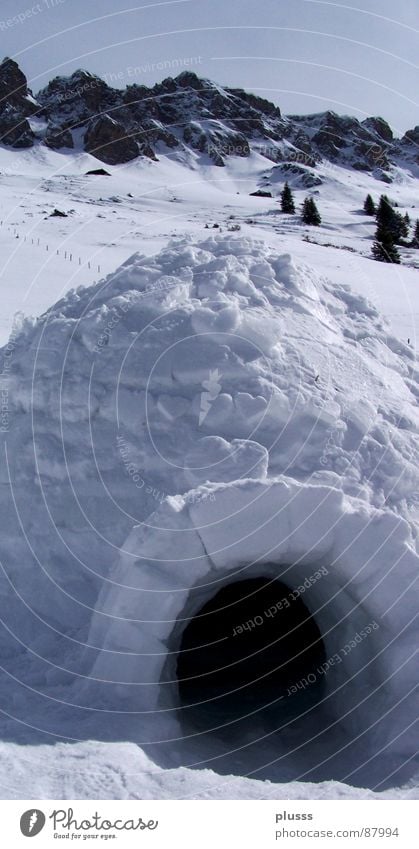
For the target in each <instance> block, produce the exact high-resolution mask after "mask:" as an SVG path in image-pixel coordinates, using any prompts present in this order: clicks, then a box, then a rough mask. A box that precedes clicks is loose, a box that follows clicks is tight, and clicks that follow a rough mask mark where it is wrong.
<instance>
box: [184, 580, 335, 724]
mask: <svg viewBox="0 0 419 849" xmlns="http://www.w3.org/2000/svg"><path fill="white" fill-rule="evenodd" d="M325 658H326V652H325V646H324V643H323V640H322V636H321V633H320V630H319V627H318V625H317V623H316V621H315V619H314V617H313V616H312V615H311V613H310V611H309V610H308V608H307V607H306V605H305V604H304V602H303V600H302V598H299V597H298V596H296V594H294V593H293V592H292V590H291V589H290V587H289V586H287V585H286V584H284V583H283V582H282V581H279V580H272V579H271V578H268V577H265V578H263V577H258V578H252V579H248V580H240V581H234V582H232V583H230V584H228V585H226V586H224V587H223V588H222V589H221V590H219V591H218V592H217V593H216V594H215V595H214V596H213V597H212V598H211V599H210V600H209V601H208V602H207V603H206V604H204V606H203V607H201V609H200V610H199V611H198V612H197V613H196V615H195V616H194V617H193V618H192V619H191V620H190V622H189V623H188V625H187V627H186V628H185V630H184V632H183V635H182V640H181V645H180V651H179V654H178V660H177V679H178V686H179V701H180V704H181V705H182V707H183V708H186V709H187V710H186V716H187V717H188V719H189V720H191V721H194V722H198V723H199V724H200V725H202V723H203V722H204V723H205V720H207V722H208V723H209V727H211V723H212V724H213V723H214V718H216V720H217V722H220V721H221V722H222V720H223V719H225V720H226V721H231V720H240V719H242V718H245V717H246V716H248V715H249V714H254V713H255V712H257V713H272V711H274V710H276V711H277V712H279V714H282V715H286V716H287V717H288V719H289V718H292V717H298V716H299V715H300V714H304V713H305V712H306V711H307V710H309V708H310V707H312V706H314V705H316V704H317V703H318V702H319V701H320V700H321V699H322V696H323V692H324V678H323V676H322V675H319V674H318V670H319V669H320V668H321V665H322V663H324V661H325Z"/></svg>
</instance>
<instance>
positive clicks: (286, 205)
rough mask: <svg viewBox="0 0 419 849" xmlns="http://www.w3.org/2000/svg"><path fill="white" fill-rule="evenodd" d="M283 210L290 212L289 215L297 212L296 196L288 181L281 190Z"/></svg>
mask: <svg viewBox="0 0 419 849" xmlns="http://www.w3.org/2000/svg"><path fill="white" fill-rule="evenodd" d="M281 211H282V212H286V213H288V215H294V214H295V204H294V198H293V196H292V191H291V189H290V187H289V185H288V183H285V186H284V188H283V189H282V192H281Z"/></svg>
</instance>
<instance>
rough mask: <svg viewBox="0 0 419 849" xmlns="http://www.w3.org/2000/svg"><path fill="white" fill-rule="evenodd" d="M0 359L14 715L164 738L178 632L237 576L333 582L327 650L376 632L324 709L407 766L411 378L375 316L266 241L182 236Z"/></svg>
mask: <svg viewBox="0 0 419 849" xmlns="http://www.w3.org/2000/svg"><path fill="white" fill-rule="evenodd" d="M1 354H2V358H3V376H5V378H6V387H5V390H4V391H5V395H4V405H3V416H2V428H1V430H2V433H1V436H2V440H3V442H4V449H3V450H4V456H5V459H6V463H5V464H4V468H3V471H2V487H1V494H0V498H1V510H2V515H3V516H4V532H3V534H2V538H1V541H0V549H1V560H2V563H3V564H4V566H3V572H2V575H1V584H0V591H1V592H2V595H3V596H4V597H5V598H6V599H7V605H5V609H6V613H5V618H4V629H3V633H2V637H1V639H2V645H3V647H4V652H3V654H4V656H5V657H6V667H5V675H6V676H8V675H9V676H10V673H11V672H12V670H16V668H18V669H19V670H20V671H19V676H18V677H19V681H20V682H21V683H20V684H17V683H16V682H15V683H11V681H10V677H9V678H8V685H7V688H6V689H5V694H4V705H3V708H4V710H5V711H6V712H7V711H9V713H10V714H11V715H12V716H15V717H19V718H20V721H21V722H25V721H26V720H27V717H28V715H30V716H31V718H32V721H33V725H34V727H35V728H36V729H37V730H38V731H39V733H41V734H42V733H43V732H45V733H48V734H50V733H54V734H56V735H57V736H64V737H68V736H69V737H71V738H74V737H78V736H79V734H80V716H83V717H86V713H87V711H94V712H95V726H94V727H95V733H96V734H97V735H98V736H99V737H100V735H101V733H102V730H103V734H105V730H104V728H105V725H106V723H108V719H109V717H108V715H107V711H111V712H112V711H121V712H122V714H124V715H126V713H127V712H128V713H129V712H130V711H131V710H133V711H134V712H135V711H140V712H141V711H145V712H146V713H151V714H153V713H154V712H157V714H158V713H159V712H160V713H161V712H162V713H163V714H165V717H167V722H165V721H164V722H163V719H162V721H161V726H160V728H164V729H165V731H164V733H165V734H166V736H167V739H170V738H171V735H173V730H174V729H175V730H176V729H178V728H179V725H178V719H177V718H176V709H177V705H176V699H177V689H176V686H175V685H174V684H173V685H172V683H173V680H174V678H175V677H176V668H175V665H174V658H175V656H176V653H177V651H179V645H180V639H181V635H182V632H183V630H184V627H185V622H186V621H188V620H190V618H191V617H193V616H194V615H195V614H196V612H197V611H199V609H200V607H201V606H202V604H203V603H205V601H206V600H207V599H208V597H209V596H211V595H214V594H215V593H216V592H217V590H218V589H219V588H220V586H222V585H224V584H226V583H229V582H231V581H232V580H233V577H234V576H235V580H237V579H238V576H240V575H242V577H249V576H251V577H254V576H257V575H259V576H260V575H263V576H269V577H271V578H272V579H273V578H274V577H275V576H278V575H282V576H284V575H285V576H286V579H287V583H288V585H289V586H290V587H292V588H295V587H297V586H298V585H300V584H301V583H304V580H306V579H307V576H308V575H309V574H311V573H312V572H313V569H316V568H318V564H319V563H324V565H325V566H326V567H327V570H328V578H327V580H326V578H324V579H323V580H321V581H319V582H318V586H317V584H316V586H317V590H316V591H314V589H313V592H312V593H310V601H309V602H308V605H309V608H310V611H311V613H312V615H313V616H314V617H315V618H316V620H317V621H318V624H319V627H320V629H321V631H322V634H323V635H324V639H325V646H326V653H329V654H330V653H332V654H333V652H335V651H336V648H334V646H335V647H336V644H337V643H338V644H339V646H341V645H345V644H346V642H347V641H348V640H349V639H350V638H351V634H352V633H355V632H358V631H359V630H360V629H362V628H363V627H364V626H365V625H367V624H368V623H370V622H371V621H376V623H377V629H376V630H374V634H372V636H371V638H370V639H368V640H365V646H366V648H365V651H362V652H361V651H358V652H356V653H354V654H353V655H351V658H350V661H349V662H348V664H349V665H348V664H346V665H345V667H344V668H345V671H344V669H343V667H342V669H341V667H340V666H339V667H336V668H335V669H334V670H333V671H332V670H331V675H330V679H329V681H328V687H329V689H328V693H329V695H330V696H331V705H332V708H333V711H334V712H335V714H336V712H337V714H339V715H340V716H341V715H342V714H345V713H346V712H347V711H348V712H349V717H348V718H347V721H346V724H345V722H344V723H343V724H344V726H345V728H346V732H347V733H349V731H350V730H352V733H353V734H355V735H359V736H361V737H362V735H363V734H364V735H366V737H365V739H367V740H368V741H369V743H370V745H371V746H372V747H374V746H375V750H377V748H378V749H380V747H384V748H385V749H386V750H387V754H388V752H391V755H392V757H395V758H396V760H397V757H398V758H406V757H407V758H408V757H410V754H411V735H410V734H409V731H408V726H409V724H410V723H411V721H412V717H413V716H414V706H413V703H412V699H411V698H410V697H409V692H410V687H411V683H412V675H413V672H412V663H411V649H412V645H413V644H414V640H415V639H416V641H417V633H416V632H415V631H414V626H413V624H412V621H411V620H412V618H413V617H412V614H413V615H414V610H413V609H414V607H415V597H414V595H413V592H412V591H411V590H409V587H411V586H412V583H413V581H414V580H415V578H416V577H417V572H418V559H417V551H416V533H415V525H414V523H413V522H412V518H414V517H415V515H417V514H416V511H417V509H418V507H419V495H418V493H419V470H418V468H417V463H416V461H415V457H417V450H418V437H417V427H418V423H419V415H418V411H417V398H418V396H419V382H418V373H417V370H416V368H415V365H414V361H413V354H412V352H411V350H410V349H409V348H408V347H407V346H404V345H403V344H402V343H401V342H400V341H398V340H396V339H395V338H394V337H392V336H391V335H390V333H389V330H388V328H387V326H386V325H385V323H384V322H383V320H382V319H381V318H380V316H379V314H378V313H377V311H376V310H375V309H374V307H373V306H371V304H370V303H368V302H367V301H366V300H364V299H363V298H361V297H356V296H354V295H353V294H352V293H351V292H350V291H349V290H348V288H346V287H344V286H338V285H334V284H332V283H331V282H330V281H328V280H325V279H322V278H321V277H320V276H319V275H318V274H317V273H316V271H315V270H314V269H312V268H309V267H306V266H301V265H296V264H295V263H294V262H293V259H292V257H291V256H290V255H288V254H284V255H278V254H276V253H275V252H273V251H272V250H271V249H269V248H268V247H267V246H266V245H265V244H263V243H261V242H255V241H252V240H250V239H247V238H232V237H228V236H215V237H212V238H209V239H206V240H204V241H202V242H200V243H197V244H196V243H193V242H192V241H190V240H183V241H180V242H173V243H170V244H169V245H168V246H167V248H166V249H164V250H163V251H162V252H161V253H159V254H158V255H156V256H154V257H151V258H150V257H145V256H143V255H140V254H135V255H134V256H133V257H131V258H130V259H129V260H127V262H125V263H124V264H123V265H122V266H121V267H120V268H119V269H118V270H117V271H116V272H115V273H114V274H112V275H110V276H109V277H107V278H106V279H104V280H102V281H100V282H99V283H97V284H96V285H95V286H92V287H90V288H80V289H78V290H76V291H73V292H71V293H70V294H68V295H67V296H66V297H65V298H64V299H63V300H62V301H60V302H59V303H57V304H56V305H55V306H54V307H52V308H51V309H50V310H49V311H48V312H47V313H45V315H43V316H42V317H41V318H40V319H39V320H37V321H34V322H30V321H27V322H26V323H25V324H24V326H23V327H22V329H21V331H20V332H19V333H18V334H17V335H16V336H15V337H14V338H13V339H11V340H10V342H9V345H8V346H6V347H5V348H4V349H3V350H2V352H1ZM197 587H198V591H196V588H197ZM334 599H337V600H336V602H335V601H334ZM182 623H183V624H182ZM335 625H336V629H335ZM327 635H330V636H327ZM389 644H390V645H391V646H392V648H391V650H390V649H389V648H388V646H389ZM17 655H18V658H19V661H18V666H17V661H16V656H17ZM139 655H140V658H139ZM168 658H169V660H168ZM167 664H169V666H167ZM162 676H163V678H164V679H165V680H167V681H169V682H172V683H170V685H169V684H168V685H167V687H163V686H161V680H162ZM348 677H349V678H354V679H355V683H356V686H355V687H352V688H351V687H349V689H348V688H347V687H346V683H347V679H348ZM143 685H146V686H143ZM371 686H372V687H373V691H374V693H375V692H376V697H375V696H374V698H373V701H372V702H368V698H369V696H368V688H369V687H371ZM341 688H342V690H341ZM134 691H135V696H134V695H133V693H134ZM336 692H337V693H338V695H337V696H336V698H335V697H334V694H335V693H336ZM70 693H71V695H70ZM397 693H399V695H400V693H401V694H402V700H403V699H404V707H403V710H400V711H399V712H398V714H397V718H396V719H394V716H395V714H394V708H395V704H396V702H397V698H396V696H397ZM55 698H59V701H60V704H61V706H62V709H61V712H59V713H58V714H57V712H56V711H55V712H54V710H53V707H54V702H53V699H55ZM365 699H366V707H365V708H363V707H362V706H361V707H360V703H361V704H362V703H363V701H364V700H365ZM45 705H46V707H45ZM51 705H52V707H51ZM63 706H65V707H63ZM372 710H374V711H376V712H377V714H376V715H377V717H378V720H379V721H378V724H377V728H375V729H374V730H373V731H372V732H371V733H370V725H371V722H370V719H371V711H372ZM333 711H332V712H333ZM351 711H353V714H351ZM101 712H102V713H101ZM102 716H103V723H104V725H103V729H102V726H101V722H102ZM116 722H117V721H116V720H115V721H114V725H113V726H112V728H113V729H115V728H116V725H115V723H116ZM85 723H86V724H85V727H86V734H87V733H88V732H87V729H88V728H89V729H90V734H92V730H91V728H92V727H91V726H89V724H88V721H87V719H86V720H85ZM75 728H77V733H76V732H75V730H74V729H75ZM106 729H107V730H106V734H107V735H109V733H111V734H112V733H116V732H115V731H114V730H113V731H112V732H109V728H108V725H106ZM348 729H349V731H348ZM120 733H121V732H120V730H119V731H118V734H119V735H120ZM163 736H164V735H163ZM117 739H121V737H120V736H118V738H117ZM160 739H161V738H160ZM395 741H396V742H395ZM397 763H398V762H397ZM397 768H398V767H397V766H396V767H394V769H397ZM323 777H324V776H323ZM333 777H335V776H334V775H333Z"/></svg>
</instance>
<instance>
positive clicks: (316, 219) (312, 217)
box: [302, 198, 322, 227]
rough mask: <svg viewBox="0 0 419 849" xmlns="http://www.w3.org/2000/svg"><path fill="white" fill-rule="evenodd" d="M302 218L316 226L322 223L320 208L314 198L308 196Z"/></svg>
mask: <svg viewBox="0 0 419 849" xmlns="http://www.w3.org/2000/svg"><path fill="white" fill-rule="evenodd" d="M302 219H303V222H304V224H312V225H314V226H315V227H318V226H319V224H321V221H322V220H321V217H320V213H319V210H318V209H317V206H316V204H315V202H314V200H313V198H306V199H305V201H304V203H303V212H302Z"/></svg>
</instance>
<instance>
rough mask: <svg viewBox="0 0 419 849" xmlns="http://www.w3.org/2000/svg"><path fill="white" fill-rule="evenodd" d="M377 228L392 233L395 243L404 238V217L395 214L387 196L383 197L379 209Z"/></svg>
mask: <svg viewBox="0 0 419 849" xmlns="http://www.w3.org/2000/svg"><path fill="white" fill-rule="evenodd" d="M376 219H377V226H378V227H381V228H382V229H383V230H387V231H388V232H389V233H391V235H392V237H393V241H394V242H398V241H399V240H400V239H401V238H403V235H404V232H405V229H406V228H405V223H404V220H403V217H402V216H401V215H399V213H398V212H395V211H394V209H393V207H392V205H391V203H390V201H389V199H388V197H387V195H381V197H380V202H379V204H378V209H377V215H376Z"/></svg>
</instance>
